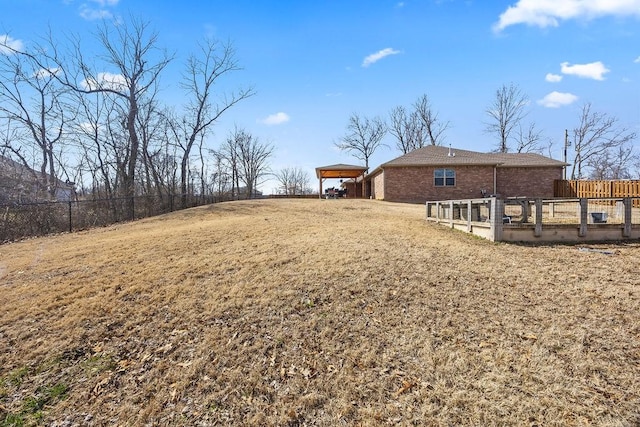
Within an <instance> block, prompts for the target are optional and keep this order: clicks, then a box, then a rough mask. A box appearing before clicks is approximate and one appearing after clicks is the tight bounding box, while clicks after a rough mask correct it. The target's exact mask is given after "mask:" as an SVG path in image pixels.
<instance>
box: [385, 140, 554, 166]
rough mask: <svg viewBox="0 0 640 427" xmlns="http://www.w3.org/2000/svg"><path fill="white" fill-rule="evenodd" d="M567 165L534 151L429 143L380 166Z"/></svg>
mask: <svg viewBox="0 0 640 427" xmlns="http://www.w3.org/2000/svg"><path fill="white" fill-rule="evenodd" d="M566 165H567V164H566V163H564V162H561V161H558V160H554V159H550V158H549V157H545V156H542V155H540V154H534V153H478V152H476V151H467V150H459V149H457V148H449V147H441V146H436V145H429V146H426V147H422V148H418V149H416V150H413V151H412V152H410V153H407V154H405V155H403V156H400V157H398V158H395V159H393V160H391V161H389V162H386V163H383V164H382V165H380V168H385V167H402V166H499V167H563V166H566ZM376 169H378V168H376Z"/></svg>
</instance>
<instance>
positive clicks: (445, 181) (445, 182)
mask: <svg viewBox="0 0 640 427" xmlns="http://www.w3.org/2000/svg"><path fill="white" fill-rule="evenodd" d="M433 182H434V184H435V186H436V187H453V186H455V185H456V171H454V170H453V169H436V170H434V171H433Z"/></svg>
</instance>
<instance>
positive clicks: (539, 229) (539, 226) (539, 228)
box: [533, 199, 542, 237]
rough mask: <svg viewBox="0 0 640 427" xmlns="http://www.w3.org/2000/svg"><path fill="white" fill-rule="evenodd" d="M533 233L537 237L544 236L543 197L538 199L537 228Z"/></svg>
mask: <svg viewBox="0 0 640 427" xmlns="http://www.w3.org/2000/svg"><path fill="white" fill-rule="evenodd" d="M533 235H534V236H535V237H540V236H542V199H536V228H535V230H534V231H533Z"/></svg>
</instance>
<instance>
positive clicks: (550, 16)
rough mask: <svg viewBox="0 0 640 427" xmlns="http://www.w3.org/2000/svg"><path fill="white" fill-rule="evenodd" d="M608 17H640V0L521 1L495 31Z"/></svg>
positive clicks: (552, 25)
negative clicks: (521, 25) (511, 27)
mask: <svg viewBox="0 0 640 427" xmlns="http://www.w3.org/2000/svg"><path fill="white" fill-rule="evenodd" d="M608 15H614V16H633V15H635V16H640V0H518V2H517V3H516V4H515V5H514V6H509V7H508V8H507V10H506V11H504V12H503V13H502V14H501V15H500V18H499V21H498V22H497V23H496V24H494V26H493V29H494V31H496V32H499V31H502V30H504V29H505V28H507V27H508V26H510V25H517V24H526V25H531V26H537V27H541V28H545V27H557V26H558V25H560V24H559V23H560V21H566V20H569V19H594V18H598V17H601V16H608Z"/></svg>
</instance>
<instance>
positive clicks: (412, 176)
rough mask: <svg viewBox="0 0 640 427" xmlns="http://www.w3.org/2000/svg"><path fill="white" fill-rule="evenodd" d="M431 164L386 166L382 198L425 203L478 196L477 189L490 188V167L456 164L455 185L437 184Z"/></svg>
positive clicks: (489, 190)
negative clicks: (399, 166)
mask: <svg viewBox="0 0 640 427" xmlns="http://www.w3.org/2000/svg"><path fill="white" fill-rule="evenodd" d="M434 169H436V168H434V167H402V168H385V170H384V172H385V192H384V199H385V200H389V201H397V202H410V203H424V202H426V201H427V200H449V199H470V198H477V197H481V196H482V195H481V192H480V190H483V189H484V190H487V192H489V193H491V192H492V191H493V168H487V167H478V166H456V167H452V168H450V169H453V170H455V171H456V185H455V186H454V187H436V186H435V185H434V182H433V171H434Z"/></svg>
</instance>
